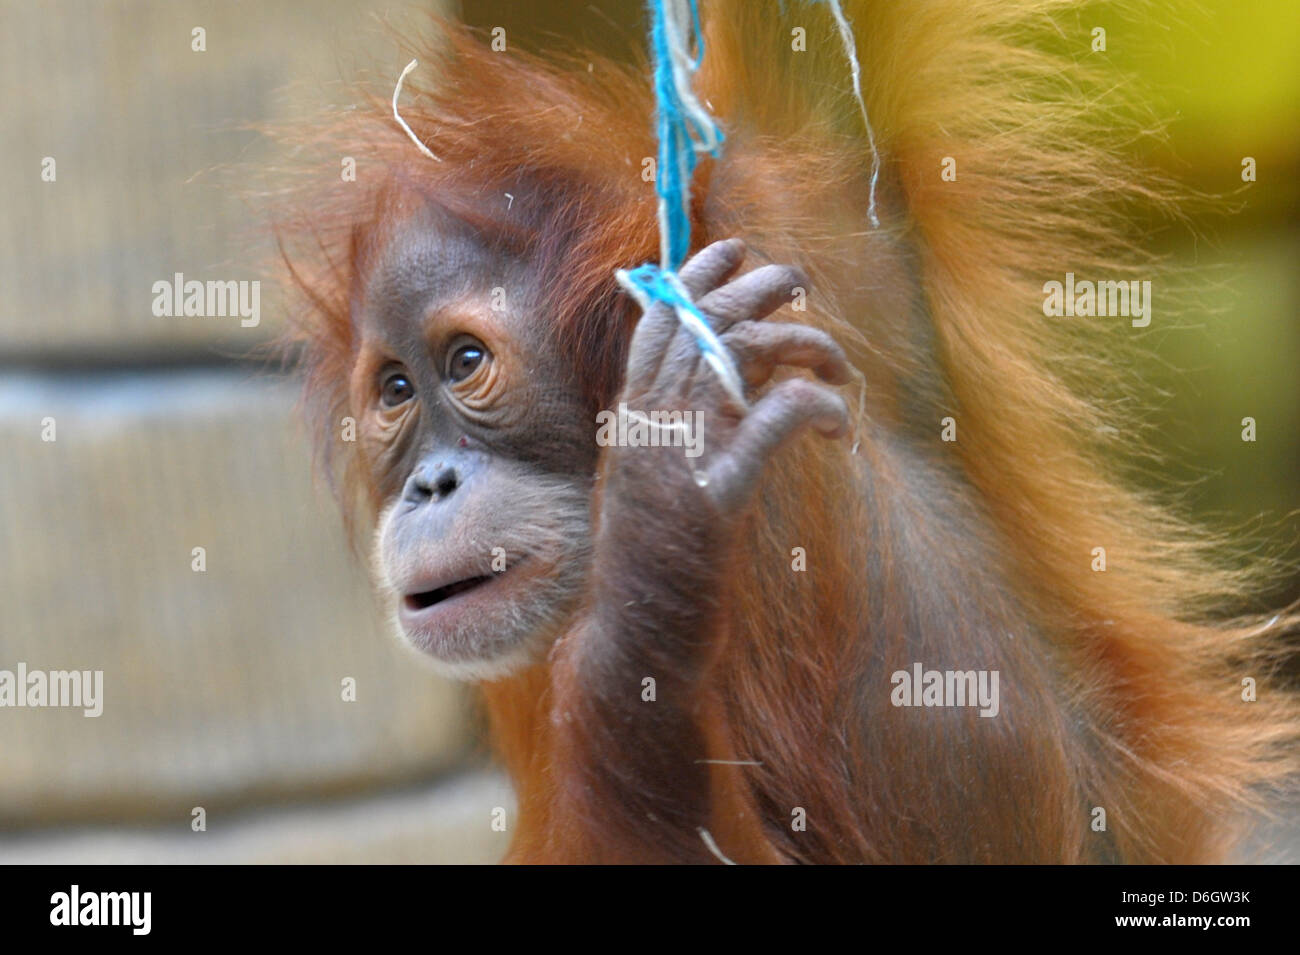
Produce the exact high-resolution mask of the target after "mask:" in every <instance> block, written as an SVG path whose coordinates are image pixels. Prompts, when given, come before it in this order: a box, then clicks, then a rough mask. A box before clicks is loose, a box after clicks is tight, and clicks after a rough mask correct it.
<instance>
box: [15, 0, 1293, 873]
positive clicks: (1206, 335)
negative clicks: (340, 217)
mask: <svg viewBox="0 0 1300 955" xmlns="http://www.w3.org/2000/svg"><path fill="white" fill-rule="evenodd" d="M1114 7H1115V5H1114V4H1104V5H1102V4H1099V5H1098V6H1097V16H1096V22H1097V24H1098V25H1102V26H1105V27H1106V28H1107V31H1108V36H1107V53H1106V54H1105V55H1107V56H1109V57H1111V58H1112V59H1113V60H1114V61H1115V62H1116V64H1117V66H1119V67H1120V68H1121V69H1123V70H1126V71H1129V72H1131V73H1134V74H1136V75H1137V76H1138V77H1139V79H1140V81H1141V83H1142V84H1143V85H1144V86H1145V87H1146V88H1149V89H1150V90H1151V92H1152V97H1153V98H1154V101H1155V102H1156V103H1158V104H1159V105H1158V107H1157V108H1158V111H1159V112H1160V113H1161V114H1162V115H1166V116H1168V117H1170V118H1171V124H1170V128H1169V133H1170V137H1169V140H1168V143H1167V144H1166V145H1162V146H1160V147H1158V148H1156V149H1154V151H1152V152H1150V153H1149V154H1147V155H1144V156H1142V157H1141V159H1142V160H1143V161H1145V162H1152V163H1156V164H1158V165H1160V166H1162V167H1164V168H1165V169H1166V171H1167V172H1169V173H1170V174H1171V175H1173V176H1175V177H1176V178H1178V179H1180V180H1182V181H1184V182H1187V183H1189V184H1190V185H1191V186H1193V187H1195V188H1197V189H1199V190H1202V191H1204V192H1207V193H1213V194H1216V195H1222V196H1226V197H1227V198H1228V199H1229V203H1228V207H1227V209H1226V211H1224V210H1220V211H1219V212H1217V213H1215V214H1213V217H1209V215H1208V214H1205V215H1201V214H1198V213H1193V221H1192V222H1191V223H1190V224H1189V225H1177V226H1169V227H1165V228H1161V229H1160V230H1159V234H1158V236H1157V237H1156V239H1155V241H1157V242H1159V243H1160V246H1161V248H1162V250H1163V251H1165V252H1166V253H1167V254H1168V255H1169V256H1171V257H1172V258H1173V259H1174V260H1175V261H1177V262H1179V263H1181V264H1184V265H1188V266H1191V267H1195V268H1196V269H1197V270H1199V271H1201V272H1202V273H1203V274H1204V275H1205V276H1207V277H1209V278H1210V279H1211V281H1210V282H1208V283H1207V284H1206V291H1205V293H1204V294H1203V295H1202V296H1201V297H1199V298H1198V300H1196V301H1193V302H1192V303H1190V306H1189V308H1188V309H1187V310H1186V311H1185V313H1184V314H1183V315H1182V316H1180V317H1179V319H1178V321H1177V323H1176V324H1165V325H1164V326H1161V327H1158V328H1157V327H1155V324H1153V328H1152V329H1151V333H1150V341H1151V343H1152V345H1153V348H1154V353H1153V356H1152V359H1151V361H1150V363H1149V367H1148V368H1145V369H1143V380H1144V381H1145V382H1146V383H1147V385H1148V386H1149V389H1150V393H1149V399H1150V402H1149V403H1150V406H1151V408H1152V409H1154V413H1155V415H1156V416H1157V419H1156V420H1157V422H1158V425H1159V427H1158V428H1157V429H1156V432H1155V433H1156V434H1157V435H1158V440H1160V441H1161V442H1162V443H1163V445H1164V446H1163V448H1162V450H1164V451H1165V452H1166V454H1167V456H1168V459H1169V461H1170V469H1169V471H1168V473H1165V474H1161V475H1155V476H1153V479H1154V480H1155V481H1156V482H1157V483H1163V482H1166V481H1168V480H1170V479H1173V480H1176V481H1178V482H1179V483H1180V485H1181V487H1182V493H1181V497H1180V500H1181V501H1182V502H1183V505H1184V506H1185V508H1186V509H1187V510H1188V512H1190V513H1191V514H1193V515H1194V516H1196V517H1197V518H1198V519H1200V520H1202V521H1203V522H1205V523H1208V524H1210V525H1211V526H1213V527H1215V528H1217V529H1219V530H1221V531H1224V532H1226V533H1228V534H1230V535H1231V536H1232V537H1234V538H1235V539H1238V540H1250V541H1252V542H1258V546H1259V547H1260V548H1261V549H1263V550H1265V551H1266V552H1267V553H1268V554H1270V555H1272V556H1274V557H1276V558H1277V559H1278V560H1279V561H1281V562H1283V563H1284V564H1285V562H1287V561H1290V562H1292V563H1291V565H1290V566H1292V567H1294V566H1296V565H1295V563H1294V562H1295V561H1297V560H1298V559H1300V373H1298V369H1300V314H1298V309H1297V306H1300V272H1298V270H1297V267H1296V266H1297V262H1298V261H1300V224H1298V223H1300V220H1298V218H1297V211H1298V206H1300V188H1298V186H1297V183H1300V132H1298V131H1300V67H1298V66H1297V64H1298V63H1300V9H1298V8H1297V5H1296V3H1295V2H1294V0H1200V2H1198V3H1196V4H1191V3H1187V4H1184V3H1178V2H1170V3H1164V4H1159V5H1152V7H1153V8H1155V9H1149V11H1148V12H1147V13H1145V14H1144V15H1143V16H1142V17H1140V18H1127V19H1124V20H1123V21H1120V20H1116V19H1114V18H1113V17H1111V16H1110V15H1109V14H1108V13H1107V11H1108V10H1113V8H1114ZM422 10H439V11H442V12H444V13H446V14H448V15H452V16H460V17H463V18H464V19H466V20H468V21H469V22H471V23H474V24H476V25H479V26H483V27H493V26H504V27H505V28H506V30H507V35H508V37H509V39H510V42H511V43H512V44H518V45H520V46H524V47H530V48H534V49H538V48H544V47H546V46H547V45H557V44H558V45H559V46H561V47H563V48H572V47H574V46H576V45H579V44H582V45H586V46H591V47H596V48H598V49H600V50H601V51H603V52H605V53H606V54H607V55H610V56H615V57H618V56H627V55H630V53H631V51H634V50H636V49H638V48H640V46H641V44H642V42H643V39H642V38H643V36H644V30H643V26H642V16H641V3H640V2H639V0H602V2H591V3H586V2H578V0H572V2H571V0H528V2H525V0H517V2H509V0H498V2H488V0H484V2H474V0H464V2H463V3H456V2H447V3H435V2H427V3H424V4H419V3H415V4H401V5H390V4H388V3H381V2H373V3H372V2H364V0H361V2H346V0H312V2H306V0H297V2H291V0H250V2H229V0H223V2H194V0H131V2H126V0H119V2H85V0H48V2H44V3H39V4H37V3H30V2H24V0H2V2H0V22H2V26H0V36H2V39H0V43H2V44H3V52H4V55H3V56H0V90H2V91H3V102H4V104H5V106H4V119H3V123H2V124H0V210H2V211H0V291H2V293H3V294H0V669H10V670H12V669H14V668H15V667H16V665H17V663H18V662H19V661H23V662H25V663H26V664H27V666H28V667H29V668H32V669H47V670H55V669H79V670H84V669H102V670H103V671H104V694H105V698H106V701H107V705H106V706H105V707H104V711H103V715H102V716H100V717H98V718H96V719H86V718H85V717H83V715H82V713H81V711H80V710H78V709H44V710H33V709H5V710H2V711H0V861H4V862H31V861H68V862H107V861H144V862H149V861H176V862H190V861H193V862H207V861H221V862H236V861H238V862H293V861H308V862H314V861H353V862H360V861H374V862H381V861H392V862H492V861H495V860H496V859H498V858H499V857H500V855H501V854H502V853H503V852H504V849H505V846H506V841H507V839H508V833H504V832H497V831H494V830H493V829H492V826H491V818H492V812H493V809H494V808H496V807H506V808H507V809H511V807H512V802H511V798H510V795H509V787H508V786H507V785H506V784H505V782H504V781H503V779H502V778H501V776H500V775H499V774H498V773H497V772H496V771H495V770H494V769H493V768H492V766H491V764H490V761H489V760H488V759H487V756H486V753H485V750H484V747H483V744H482V742H481V726H480V725H479V720H478V717H477V716H476V715H475V710H474V707H473V705H472V701H471V700H470V698H469V697H468V695H467V694H466V693H465V692H464V691H463V690H461V689H459V688H457V687H456V686H454V685H452V684H449V683H446V682H444V681H442V680H440V679H438V678H437V677H435V676H433V675H431V674H429V673H428V672H427V671H425V670H424V669H422V668H421V667H420V666H419V665H418V663H417V662H416V661H415V660H414V658H413V657H412V656H411V655H410V654H409V653H408V652H407V651H405V650H403V649H402V648H401V647H399V646H398V645H397V643H396V642H395V641H394V640H393V639H392V638H390V637H389V636H388V635H387V633H386V632H385V631H384V628H383V626H382V623H381V621H380V615H379V612H378V611H377V609H376V606H375V603H374V601H373V599H372V596H371V593H370V590H369V586H368V584H367V582H366V575H365V568H364V565H363V563H362V562H361V561H359V560H357V559H356V558H355V557H353V556H352V555H351V553H350V551H349V549H348V546H347V544H346V542H345V540H344V537H343V534H342V528H341V522H340V520H339V517H338V513H337V508H336V507H335V505H334V502H333V501H332V500H331V498H330V496H329V493H328V491H327V490H326V489H325V488H323V487H320V486H318V485H317V484H316V483H314V482H313V478H312V476H311V473H310V461H311V457H310V452H309V449H308V447H307V445H306V442H305V439H304V434H303V429H302V428H301V427H300V426H299V424H298V422H297V419H296V417H295V410H294V403H295V400H296V393H297V392H296V386H295V384H294V383H293V381H292V380H291V379H290V378H288V377H286V376H283V375H281V374H278V373H277V372H276V371H275V370H274V369H273V368H268V366H267V364H266V362H265V361H264V360H262V359H259V358H258V357H256V353H257V348H258V346H259V345H262V344H264V343H266V342H267V341H269V340H271V339H273V338H274V337H275V335H276V333H277V331H278V330H279V328H280V327H281V323H282V320H283V315H284V307H283V304H282V299H281V294H280V292H279V291H278V290H277V289H275V288H274V287H272V286H271V285H270V284H269V283H265V282H264V284H263V286H262V290H261V291H262V295H261V320H260V323H259V324H258V325H257V326H256V327H242V326H241V323H240V320H239V318H238V317H229V318H220V317H208V318H167V317H155V315H154V314H153V311H152V308H151V305H152V303H153V300H154V294H153V292H152V287H153V283H155V282H156V281H159V280H171V279H172V277H173V275H174V273H177V272H180V273H183V274H184V275H185V277H186V279H199V280H208V279H223V280H225V279H235V280H240V279H247V280H251V279H258V278H265V276H264V275H262V274H259V272H258V271H257V270H258V269H259V267H260V263H261V262H262V261H263V260H265V258H266V256H267V255H268V254H269V252H270V251H271V250H270V247H269V245H267V244H266V243H267V239H266V236H265V234H264V230H262V229H261V228H260V219H259V209H257V208H256V204H255V202H250V200H249V199H248V197H247V195H243V196H241V190H240V189H239V188H238V186H239V183H234V184H233V185H232V183H231V182H230V181H229V178H228V177H222V176H217V175H213V174H211V173H212V171H213V170H219V169H241V168H251V167H256V166H257V165H258V164H259V163H262V164H265V163H271V162H273V161H275V159H276V158H277V157H276V156H275V147H273V146H272V145H271V144H270V143H269V142H268V141H267V140H266V138H265V137H263V136H262V135H260V134H259V133H257V132H256V131H254V130H253V129H251V128H250V126H253V125H256V124H267V123H282V122H292V121H294V120H295V119H296V118H300V117H302V116H310V115H314V114H315V113H317V112H319V111H320V110H321V109H322V108H324V107H327V106H328V105H329V104H330V103H332V102H336V100H335V99H334V98H333V97H336V96H340V95H341V94H340V93H339V84H338V81H339V80H340V79H344V80H346V79H350V78H352V77H353V75H354V74H355V73H356V72H357V71H359V70H366V69H372V68H373V69H376V70H379V71H380V72H381V74H384V75H386V74H392V76H393V77H394V78H395V77H396V75H397V73H398V72H399V71H400V69H401V67H402V66H403V65H404V64H405V62H406V58H404V57H403V56H402V55H401V54H400V52H399V51H398V47H397V44H396V42H395V41H394V40H393V39H392V37H391V36H390V35H389V34H388V33H386V32H385V30H384V28H383V26H382V25H381V24H380V22H379V21H378V19H377V16H376V15H379V16H383V17H387V18H389V19H390V20H392V22H394V23H397V24H401V23H403V22H406V21H407V19H408V18H411V17H413V16H415V15H416V14H418V13H419V12H420V11H422ZM412 22H419V21H418V17H416V18H415V19H414V20H412ZM196 28H202V30H203V35H202V37H203V45H204V46H205V49H204V50H203V51H202V52H198V51H196V50H194V49H193V48H192V47H193V46H194V44H195V34H194V32H193V31H194V30H195V29H196ZM1080 42H1081V43H1082V44H1083V49H1084V50H1086V47H1087V39H1086V37H1084V38H1081V40H1080ZM339 101H340V102H342V100H339ZM1246 157H1250V158H1252V159H1253V160H1254V163H1255V168H1256V170H1257V173H1256V181H1255V182H1253V183H1245V182H1243V181H1242V177H1241V173H1242V168H1243V167H1242V163H1243V159H1245V158H1246ZM49 159H53V160H54V163H53V166H52V167H51V165H50V164H49ZM51 170H52V171H53V177H54V178H53V180H52V181H47V180H48V175H49V172H50V171H51ZM321 175H322V176H328V177H333V176H337V175H338V166H337V164H333V165H330V166H329V167H328V168H323V169H322V171H321ZM1156 324H1158V323H1156ZM1247 416H1249V417H1253V418H1254V419H1255V420H1256V422H1257V429H1258V438H1257V441H1256V442H1255V443H1254V444H1251V445H1247V448H1248V451H1247V453H1242V441H1241V423H1240V422H1241V419H1242V418H1243V417H1247ZM48 419H53V422H54V428H55V432H54V434H55V438H56V440H54V441H49V440H45V438H48V437H49V433H48V430H49V429H48V424H49V422H48ZM195 548H203V559H204V562H205V568H204V569H203V570H202V571H201V572H199V571H196V570H195V569H194V561H195V556H194V555H195ZM1296 598H1300V573H1296V572H1289V573H1283V574H1281V575H1279V578H1278V580H1277V583H1276V586H1275V588H1274V590H1273V592H1270V593H1268V594H1264V595H1261V606H1260V607H1259V608H1256V609H1262V608H1263V606H1264V605H1267V604H1277V603H1279V602H1282V601H1286V600H1293V599H1296ZM349 680H351V681H354V682H353V684H351V685H353V686H355V699H347V698H346V696H347V693H346V692H345V687H346V685H347V684H346V681H349ZM196 807H202V808H203V809H204V811H205V815H206V831H204V832H202V833H195V832H193V831H192V828H191V823H192V819H193V818H194V816H193V812H194V810H195V808H196ZM507 818H509V816H507Z"/></svg>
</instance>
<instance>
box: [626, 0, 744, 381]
mask: <svg viewBox="0 0 1300 955" xmlns="http://www.w3.org/2000/svg"><path fill="white" fill-rule="evenodd" d="M688 3H689V7H690V12H691V29H692V35H694V36H695V37H696V38H697V44H698V48H697V52H696V54H695V56H694V58H693V60H692V61H691V63H690V66H689V70H688V76H687V78H686V79H687V81H688V82H689V74H690V73H694V72H695V70H697V69H699V66H700V64H701V63H702V62H703V60H704V40H703V38H702V37H701V36H700V19H699V17H700V14H699V8H698V5H697V3H696V0H688ZM648 4H649V8H650V14H651V17H652V26H651V31H650V43H651V48H652V50H653V52H654V63H655V68H654V91H655V101H656V106H657V109H656V114H655V126H656V131H657V132H658V136H659V158H658V166H657V170H656V175H655V192H656V194H657V195H658V196H659V202H660V206H659V209H660V215H659V224H660V231H661V235H660V250H661V254H660V262H659V265H657V266H656V265H653V264H647V265H643V266H641V267H640V268H636V269H631V270H628V271H625V272H620V273H619V279H620V281H623V282H625V283H626V284H628V285H629V287H630V288H631V289H632V290H633V292H634V293H639V294H638V295H637V297H638V299H640V300H641V302H642V305H643V306H645V307H648V306H649V304H650V303H651V302H663V303H664V304H666V305H668V306H670V307H671V308H673V309H674V310H675V311H676V312H677V316H678V318H679V319H680V320H681V322H682V324H683V325H685V326H686V328H687V329H688V330H689V331H690V332H691V334H692V335H693V336H694V337H695V339H696V342H697V343H698V344H699V347H700V351H701V352H702V353H703V355H704V358H705V360H706V361H707V362H708V363H709V365H710V366H712V367H713V368H714V369H715V370H716V371H717V372H718V374H719V375H720V376H721V377H722V379H723V384H724V385H725V386H726V387H727V390H728V391H730V392H731V393H732V394H733V395H734V396H735V397H737V398H740V399H741V400H742V401H743V397H742V388H741V385H740V376H739V375H738V374H737V372H736V369H735V365H734V363H733V362H732V361H731V356H730V355H729V354H727V350H726V348H725V346H723V344H722V342H721V341H720V340H719V338H718V336H717V334H716V333H715V332H714V331H713V329H712V327H711V326H710V325H709V322H708V320H707V319H706V318H705V317H704V315H703V314H702V313H701V312H700V310H699V309H698V308H696V306H695V304H694V303H693V302H691V300H690V297H689V295H688V294H687V292H686V289H685V288H684V287H683V285H682V283H681V280H680V279H679V278H678V276H677V270H678V269H679V268H681V266H682V264H683V263H684V262H685V261H686V256H687V254H688V253H689V252H690V248H691V215H690V184H691V178H692V176H693V175H694V174H695V167H696V165H697V164H698V161H699V159H698V155H697V154H698V153H700V152H708V153H710V154H711V155H714V156H716V155H717V152H718V150H717V146H718V145H720V144H721V143H722V141H723V138H724V137H723V135H722V132H721V130H719V129H718V127H717V126H716V125H715V124H714V123H713V122H712V121H711V119H710V118H709V117H708V115H707V114H705V113H704V112H703V110H702V109H700V108H699V107H698V105H697V106H695V107H694V108H692V107H691V106H688V104H687V103H686V101H685V100H684V99H683V97H682V92H683V91H682V90H681V89H680V88H679V86H678V82H677V80H678V78H677V76H675V75H674V71H673V58H672V50H671V47H670V38H669V33H668V24H667V13H666V11H665V7H664V4H665V0H648ZM681 27H682V25H681V24H678V29H679V30H680V29H681ZM680 39H681V40H682V41H683V42H688V40H689V38H688V37H681V38H680ZM709 144H713V145H712V148H710V147H709Z"/></svg>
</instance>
